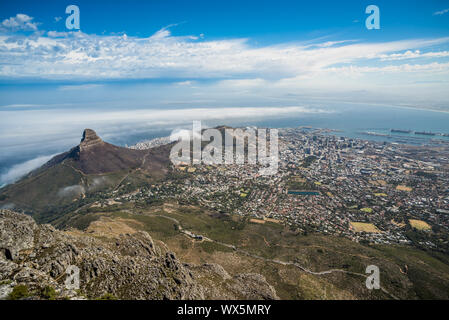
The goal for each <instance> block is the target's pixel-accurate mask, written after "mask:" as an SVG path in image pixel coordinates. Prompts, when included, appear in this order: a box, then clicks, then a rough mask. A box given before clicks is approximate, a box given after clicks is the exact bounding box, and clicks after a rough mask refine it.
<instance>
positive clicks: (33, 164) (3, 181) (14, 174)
mask: <svg viewBox="0 0 449 320" xmlns="http://www.w3.org/2000/svg"><path fill="white" fill-rule="evenodd" d="M53 156H54V155H47V156H40V157H37V158H34V159H31V160H28V161H25V162H22V163H19V164H16V165H14V166H12V167H11V168H10V169H9V170H8V171H7V172H5V173H3V174H2V175H0V186H4V185H7V184H10V183H14V182H16V181H17V180H19V179H20V178H22V177H23V176H24V175H26V174H27V173H29V172H31V171H32V170H34V169H37V168H39V167H40V166H42V165H43V164H44V163H46V162H47V161H48V160H50V159H51V158H53Z"/></svg>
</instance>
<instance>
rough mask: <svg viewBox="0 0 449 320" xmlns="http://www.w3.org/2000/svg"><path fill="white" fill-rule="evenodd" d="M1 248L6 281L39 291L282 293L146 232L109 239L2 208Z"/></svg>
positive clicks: (152, 295)
mask: <svg viewBox="0 0 449 320" xmlns="http://www.w3.org/2000/svg"><path fill="white" fill-rule="evenodd" d="M0 252H1V254H0V281H2V280H3V281H4V280H8V281H11V282H13V283H15V284H25V285H26V286H27V287H28V288H29V290H31V291H33V292H40V290H42V289H43V288H45V287H46V286H52V287H53V288H55V289H56V292H57V294H58V296H59V297H61V298H62V297H69V298H72V299H80V298H83V297H87V298H98V297H101V296H103V295H105V294H112V295H114V296H115V297H117V298H119V299H208V298H209V299H210V298H214V299H220V298H221V299H238V298H246V299H276V298H277V296H276V292H275V291H274V289H272V287H271V286H270V285H269V284H268V283H267V282H266V281H265V279H264V278H263V277H262V276H260V275H239V276H238V277H234V278H233V277H231V276H230V275H229V274H228V273H227V272H226V271H225V270H224V269H223V268H222V267H221V266H218V265H203V266H190V265H187V264H183V263H181V262H180V261H179V260H178V259H177V258H176V256H175V254H174V253H171V252H166V250H162V249H161V248H159V247H157V246H156V245H155V244H154V242H153V240H152V238H151V237H150V235H148V233H146V232H142V231H140V232H137V233H134V234H132V235H131V234H121V235H120V236H118V237H116V238H106V239H105V238H104V237H94V236H91V235H88V234H86V233H84V232H81V231H78V230H73V231H59V230H56V229H54V228H53V227H52V226H49V225H37V224H36V223H35V222H34V220H33V219H32V218H31V217H28V216H26V215H24V214H19V213H15V212H12V211H9V210H1V211H0ZM69 266H76V267H77V268H79V271H80V273H79V280H80V281H79V283H80V288H79V290H68V289H67V288H66V286H65V284H64V282H65V280H66V278H67V275H66V270H67V268H68V267H69ZM199 280H201V281H199ZM200 283H201V284H200ZM217 284H218V285H217ZM5 290H6V289H5ZM8 290H9V289H8Z"/></svg>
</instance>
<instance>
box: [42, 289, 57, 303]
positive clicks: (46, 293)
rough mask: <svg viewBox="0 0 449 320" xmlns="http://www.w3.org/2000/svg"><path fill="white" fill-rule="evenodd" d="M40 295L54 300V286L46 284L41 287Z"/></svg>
mask: <svg viewBox="0 0 449 320" xmlns="http://www.w3.org/2000/svg"><path fill="white" fill-rule="evenodd" d="M40 296H41V297H42V298H44V299H47V300H54V299H55V298H56V291H55V288H53V287H52V286H46V287H45V288H43V289H42V291H41V294H40Z"/></svg>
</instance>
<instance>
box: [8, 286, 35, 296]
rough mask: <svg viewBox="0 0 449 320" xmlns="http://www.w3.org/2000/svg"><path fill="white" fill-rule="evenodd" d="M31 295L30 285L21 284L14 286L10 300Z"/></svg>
mask: <svg viewBox="0 0 449 320" xmlns="http://www.w3.org/2000/svg"><path fill="white" fill-rule="evenodd" d="M29 295H30V293H29V292H28V287H27V286H25V285H23V284H21V285H18V286H15V287H14V289H13V290H12V292H11V293H10V294H9V299H10V300H20V299H23V298H26V297H28V296H29Z"/></svg>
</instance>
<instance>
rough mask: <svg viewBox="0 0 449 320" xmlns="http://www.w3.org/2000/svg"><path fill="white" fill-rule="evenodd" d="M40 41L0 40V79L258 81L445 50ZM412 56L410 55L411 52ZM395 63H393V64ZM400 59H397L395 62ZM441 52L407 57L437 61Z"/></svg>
mask: <svg viewBox="0 0 449 320" xmlns="http://www.w3.org/2000/svg"><path fill="white" fill-rule="evenodd" d="M47 35H48V36H47V37H44V36H34V37H21V38H17V37H16V38H14V37H10V36H5V35H3V36H0V59H1V60H2V61H7V63H5V64H2V65H1V66H0V77H4V78H23V77H34V78H44V79H71V80H73V79H77V80H102V79H147V78H231V79H232V78H234V79H235V78H242V77H244V78H246V79H251V78H259V79H265V80H267V79H281V78H292V77H297V76H300V75H309V76H313V75H314V74H315V73H317V72H320V71H322V70H324V69H326V68H328V67H331V66H333V65H335V64H341V63H346V64H355V65H356V64H358V63H360V62H362V61H364V60H366V59H383V61H387V60H400V59H406V58H407V57H406V56H405V55H404V53H403V51H406V50H407V51H410V52H412V53H413V52H416V50H418V49H422V48H424V47H429V46H435V45H439V44H444V43H447V42H449V38H438V39H414V40H403V41H390V42H381V43H357V42H356V41H355V40H340V41H326V42H323V43H316V44H313V45H302V44H298V43H292V44H281V45H273V46H263V47H252V46H251V45H249V43H248V41H247V39H225V40H213V41H206V40H204V39H198V38H197V37H194V36H183V37H175V36H172V35H171V33H170V30H169V29H168V28H163V29H161V30H159V31H158V32H156V33H155V34H153V35H152V36H150V37H148V38H137V37H131V36H125V35H115V36H98V35H88V34H85V33H82V32H62V33H61V32H56V31H49V32H48V33H47ZM411 50H413V51H411ZM394 55H398V56H394ZM401 55H404V56H401ZM446 55H447V52H443V53H438V52H436V53H434V55H431V54H421V55H415V56H416V57H417V58H424V57H427V58H433V59H436V58H439V57H445V56H446Z"/></svg>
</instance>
